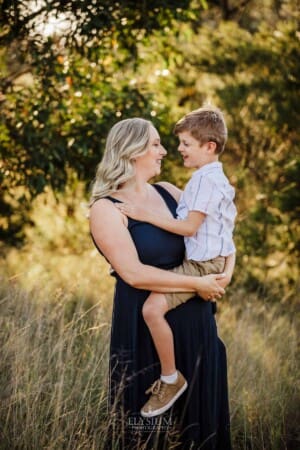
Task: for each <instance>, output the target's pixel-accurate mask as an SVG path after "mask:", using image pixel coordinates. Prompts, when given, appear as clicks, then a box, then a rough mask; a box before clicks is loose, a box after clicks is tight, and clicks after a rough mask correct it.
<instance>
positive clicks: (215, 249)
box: [119, 107, 236, 417]
mask: <svg viewBox="0 0 300 450" xmlns="http://www.w3.org/2000/svg"><path fill="white" fill-rule="evenodd" d="M174 132H175V134H176V135H178V137H179V141H180V145H179V147H178V150H179V152H180V153H181V154H182V157H183V161H184V166H185V167H187V168H195V169H197V170H196V171H195V172H194V173H193V175H192V177H191V179H190V180H189V182H188V183H187V185H186V187H185V189H184V191H183V193H182V195H181V198H180V200H179V203H178V208H177V216H178V218H177V219H175V218H172V217H166V216H159V215H156V214H153V213H152V212H151V211H149V210H147V209H146V208H145V209H141V208H139V209H137V208H132V206H130V205H126V204H124V203H123V204H121V205H119V207H120V209H121V211H122V212H123V213H125V214H126V215H128V216H130V217H132V218H134V219H137V220H142V221H145V222H149V223H152V224H153V225H156V226H159V227H160V228H163V229H166V230H168V231H171V232H173V233H176V234H180V235H183V236H185V238H184V240H185V248H186V256H185V260H184V261H183V264H182V265H181V266H179V267H176V268H175V269H173V271H174V272H176V273H183V274H188V275H194V276H195V275H199V276H203V275H208V274H211V273H222V272H223V271H224V267H225V259H226V257H229V258H227V263H226V267H228V266H229V267H230V268H233V265H234V260H235V257H234V253H235V246H234V242H233V238H232V232H233V228H234V220H235V216H236V208H235V205H234V203H233V199H234V189H233V187H232V186H231V185H230V183H229V181H228V179H227V178H226V176H225V175H224V173H223V169H222V164H221V163H220V162H219V161H218V159H219V155H220V154H221V153H222V152H223V150H224V147H225V143H226V139H227V127H226V124H225V120H224V117H223V114H222V112H221V111H220V110H219V109H217V108H212V107H203V108H200V109H198V110H196V111H192V112H191V113H189V114H187V115H186V116H184V117H183V118H182V119H181V120H180V121H179V122H178V123H177V124H176V125H175V128H174ZM178 219H179V220H178ZM230 255H232V256H230ZM229 260H230V262H229ZM228 262H229V264H228ZM227 264H228V266H227ZM192 296H193V295H192V294H191V293H190V292H187V293H184V292H179V293H170V294H162V293H157V292H152V293H151V294H150V296H149V297H148V298H147V299H146V301H145V303H144V305H143V316H144V319H145V322H146V324H147V326H148V328H149V330H150V333H151V335H152V338H153V341H154V344H155V347H156V350H157V353H158V356H159V360H160V363H161V377H160V380H157V381H156V382H155V383H154V384H153V385H152V386H151V387H150V389H148V391H146V393H151V394H152V395H151V397H150V398H149V400H148V402H147V403H146V404H145V405H144V406H143V408H142V409H141V415H142V416H143V417H154V416H157V415H159V414H162V413H163V412H165V411H167V410H168V409H169V408H170V407H171V406H172V405H173V404H174V402H175V401H176V400H177V399H178V398H179V397H180V395H181V394H182V393H183V392H184V391H185V389H186V388H187V381H186V380H185V378H184V377H183V375H182V374H181V373H180V372H179V371H178V370H176V366H175V353H174V342H173V334H172V330H171V328H170V326H169V324H168V322H167V321H166V319H165V317H164V316H165V314H166V313H167V312H168V311H169V310H170V309H173V308H176V307H177V306H178V305H180V304H181V303H184V302H186V301H187V300H189V299H190V298H191V297H192Z"/></svg>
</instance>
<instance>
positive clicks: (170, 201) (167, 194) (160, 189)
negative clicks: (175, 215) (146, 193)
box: [152, 184, 177, 209]
mask: <svg viewBox="0 0 300 450" xmlns="http://www.w3.org/2000/svg"><path fill="white" fill-rule="evenodd" d="M152 186H153V187H154V188H155V189H156V190H157V191H158V193H159V194H160V195H161V196H162V198H163V199H164V201H165V202H166V203H167V205H168V206H169V207H170V206H172V207H173V208H175V209H176V208H177V201H176V200H175V198H174V197H173V195H172V194H170V192H169V191H168V190H167V189H166V188H164V187H162V186H161V185H160V184H153V185H152Z"/></svg>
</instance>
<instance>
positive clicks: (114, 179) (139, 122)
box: [89, 117, 152, 206]
mask: <svg viewBox="0 0 300 450" xmlns="http://www.w3.org/2000/svg"><path fill="white" fill-rule="evenodd" d="M151 125H152V123H151V122H150V121H149V120H145V119H142V118H140V117H134V118H131V119H125V120H121V121H120V122H118V123H116V124H115V125H114V126H113V127H112V128H111V130H110V132H109V133H108V136H107V140H106V146H105V150H104V154H103V158H102V160H101V162H100V164H99V165H98V167H97V171H96V176H95V179H94V181H93V184H92V189H91V197H90V203H89V205H90V206H92V204H93V203H94V202H95V201H96V200H98V199H100V198H103V197H106V196H108V195H111V194H113V193H114V192H116V191H117V190H118V188H119V187H120V186H121V185H122V184H123V183H125V182H126V181H128V180H130V179H131V178H132V177H133V176H134V166H133V164H132V162H133V160H134V159H135V158H136V157H137V156H140V155H143V154H144V153H145V152H146V150H147V146H148V143H149V138H150V126H151Z"/></svg>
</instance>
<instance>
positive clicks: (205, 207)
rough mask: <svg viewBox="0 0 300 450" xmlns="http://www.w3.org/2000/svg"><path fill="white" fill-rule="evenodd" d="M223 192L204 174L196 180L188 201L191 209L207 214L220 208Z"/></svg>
mask: <svg viewBox="0 0 300 450" xmlns="http://www.w3.org/2000/svg"><path fill="white" fill-rule="evenodd" d="M222 197H223V194H222V192H220V190H219V189H218V188H217V186H216V184H215V183H214V181H213V180H211V179H210V178H209V177H207V176H205V175H202V176H200V177H199V178H198V179H197V180H195V185H194V186H193V192H192V195H191V196H190V200H189V202H188V209H189V211H199V212H202V213H204V214H207V215H211V214H213V213H214V212H215V211H217V210H218V207H219V205H220V202H221V201H222Z"/></svg>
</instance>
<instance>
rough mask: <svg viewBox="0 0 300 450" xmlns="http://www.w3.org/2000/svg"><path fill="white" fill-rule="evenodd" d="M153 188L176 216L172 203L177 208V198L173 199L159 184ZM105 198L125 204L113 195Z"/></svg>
mask: <svg viewBox="0 0 300 450" xmlns="http://www.w3.org/2000/svg"><path fill="white" fill-rule="evenodd" d="M151 186H153V187H154V188H155V190H156V191H157V192H158V194H159V195H160V196H161V197H162V199H163V200H164V202H165V204H166V206H167V208H168V210H169V211H170V212H171V214H172V215H173V216H174V214H173V211H172V206H171V203H172V202H173V203H174V206H175V208H176V206H177V202H176V200H175V198H174V197H173V195H172V194H170V192H169V191H168V190H167V189H166V188H164V187H163V186H161V185H159V184H152V185H151ZM105 198H108V199H110V200H111V201H113V202H117V203H124V202H123V201H122V200H119V199H118V198H115V197H112V196H111V195H107V196H106V197H105Z"/></svg>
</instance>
